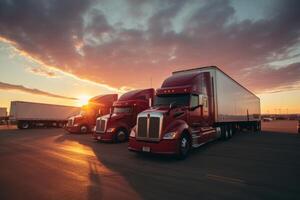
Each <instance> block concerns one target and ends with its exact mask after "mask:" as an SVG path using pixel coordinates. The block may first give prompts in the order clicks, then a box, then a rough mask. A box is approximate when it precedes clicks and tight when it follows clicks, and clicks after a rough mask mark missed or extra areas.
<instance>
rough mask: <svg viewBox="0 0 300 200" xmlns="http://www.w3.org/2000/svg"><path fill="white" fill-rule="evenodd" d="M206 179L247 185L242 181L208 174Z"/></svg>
mask: <svg viewBox="0 0 300 200" xmlns="http://www.w3.org/2000/svg"><path fill="white" fill-rule="evenodd" d="M206 177H207V178H208V179H211V180H214V181H220V182H225V183H232V184H239V185H245V184H246V182H245V181H244V180H241V179H237V178H230V177H225V176H219V175H215V174H207V175H206Z"/></svg>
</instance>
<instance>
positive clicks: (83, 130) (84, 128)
mask: <svg viewBox="0 0 300 200" xmlns="http://www.w3.org/2000/svg"><path fill="white" fill-rule="evenodd" d="M88 130H89V128H88V127H87V126H86V125H82V126H80V133H84V134H86V133H88Z"/></svg>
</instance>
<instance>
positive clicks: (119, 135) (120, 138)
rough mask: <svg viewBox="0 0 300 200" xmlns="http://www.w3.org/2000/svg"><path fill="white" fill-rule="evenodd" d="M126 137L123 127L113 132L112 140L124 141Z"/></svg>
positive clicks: (116, 141)
mask: <svg viewBox="0 0 300 200" xmlns="http://www.w3.org/2000/svg"><path fill="white" fill-rule="evenodd" d="M127 139H128V134H127V131H126V130H125V129H119V130H117V131H116V133H115V134H114V142H115V143H121V142H125V141H127Z"/></svg>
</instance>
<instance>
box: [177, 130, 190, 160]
mask: <svg viewBox="0 0 300 200" xmlns="http://www.w3.org/2000/svg"><path fill="white" fill-rule="evenodd" d="M178 146H179V147H178V148H179V152H178V155H177V159H179V160H183V159H185V158H187V157H188V155H189V153H190V150H191V147H192V145H191V140H190V138H189V137H188V135H187V134H183V135H182V136H181V137H180V140H179V144H178Z"/></svg>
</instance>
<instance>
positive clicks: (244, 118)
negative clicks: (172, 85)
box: [173, 66, 261, 128]
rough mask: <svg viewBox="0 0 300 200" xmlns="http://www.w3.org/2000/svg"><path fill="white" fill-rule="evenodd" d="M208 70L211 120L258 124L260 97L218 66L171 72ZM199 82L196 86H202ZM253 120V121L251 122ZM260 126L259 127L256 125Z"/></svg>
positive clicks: (195, 72) (202, 71) (198, 72)
mask: <svg viewBox="0 0 300 200" xmlns="http://www.w3.org/2000/svg"><path fill="white" fill-rule="evenodd" d="M205 72H208V73H209V75H210V80H212V81H211V83H206V87H207V86H208V85H211V88H212V91H211V92H212V94H213V95H212V97H213V98H211V99H213V113H212V114H213V118H214V119H213V121H214V122H215V125H218V124H221V123H231V122H232V123H234V122H245V124H249V123H250V126H252V125H254V126H255V125H256V124H257V126H260V120H261V119H260V99H259V98H258V97H257V96H256V95H255V94H254V93H252V92H251V91H249V90H248V89H247V88H245V87H244V86H242V85H241V84H239V83H238V82H237V81H235V80H234V79H233V78H231V77H230V76H229V75H227V74H226V73H225V72H223V71H222V70H220V69H219V68H218V67H215V66H210V67H200V68H195V69H191V70H183V71H177V72H173V74H190V73H191V74H199V75H200V76H201V74H202V73H205ZM202 84H203V83H200V85H199V86H198V87H203V85H202ZM252 122H253V123H252ZM258 128H260V127H258Z"/></svg>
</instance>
